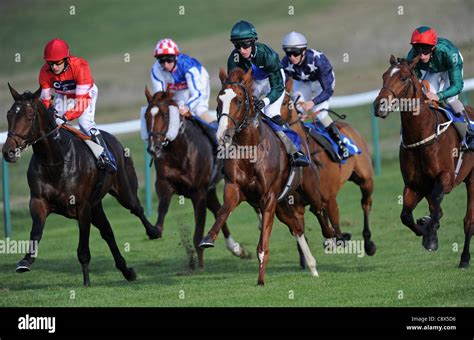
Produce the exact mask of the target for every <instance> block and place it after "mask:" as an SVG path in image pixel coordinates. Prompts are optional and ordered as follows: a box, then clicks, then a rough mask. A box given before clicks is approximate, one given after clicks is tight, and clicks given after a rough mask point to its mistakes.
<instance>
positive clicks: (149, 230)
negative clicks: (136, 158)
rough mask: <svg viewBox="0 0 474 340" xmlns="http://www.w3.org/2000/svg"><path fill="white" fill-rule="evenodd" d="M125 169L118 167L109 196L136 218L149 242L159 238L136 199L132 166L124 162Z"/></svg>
mask: <svg viewBox="0 0 474 340" xmlns="http://www.w3.org/2000/svg"><path fill="white" fill-rule="evenodd" d="M125 163H126V166H125V168H122V167H119V168H118V173H117V180H116V184H115V185H114V188H113V189H112V190H110V194H111V195H112V196H114V197H115V198H116V199H117V201H118V202H119V203H120V204H121V205H122V206H123V207H124V208H126V209H128V210H129V211H130V212H131V213H132V214H134V215H135V216H137V217H138V218H139V219H140V221H141V222H142V224H143V226H144V227H145V230H146V234H147V236H148V238H149V239H150V240H153V239H157V238H160V237H161V230H159V229H158V228H156V227H155V226H154V225H152V224H151V223H150V221H148V219H147V218H146V216H145V212H144V210H143V207H142V205H141V203H140V199H139V198H138V195H137V191H138V182H137V175H136V173H135V169H134V168H133V164H129V163H128V161H127V160H126V161H125Z"/></svg>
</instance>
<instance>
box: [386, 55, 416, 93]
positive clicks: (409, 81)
mask: <svg viewBox="0 0 474 340" xmlns="http://www.w3.org/2000/svg"><path fill="white" fill-rule="evenodd" d="M394 66H401V67H407V66H406V65H402V64H400V62H398V63H397V64H395V65H393V66H392V67H394ZM413 76H414V74H413V71H412V70H411V69H410V77H409V78H407V79H406V80H405V81H404V82H408V84H407V85H406V86H405V93H404V94H403V95H402V96H397V95H396V94H395V92H393V90H392V89H391V88H388V87H385V86H382V90H386V91H388V92H390V93H391V94H392V96H393V97H394V98H406V96H407V95H408V92H409V91H410V88H413V96H414V97H415V98H416V86H415V83H414V82H413Z"/></svg>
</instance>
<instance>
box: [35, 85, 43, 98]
mask: <svg viewBox="0 0 474 340" xmlns="http://www.w3.org/2000/svg"><path fill="white" fill-rule="evenodd" d="M33 95H34V96H35V99H38V98H39V97H40V95H41V86H40V87H39V88H38V89H37V90H36V92H35V93H33Z"/></svg>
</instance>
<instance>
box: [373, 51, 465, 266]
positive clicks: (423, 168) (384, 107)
mask: <svg viewBox="0 0 474 340" xmlns="http://www.w3.org/2000/svg"><path fill="white" fill-rule="evenodd" d="M418 61H419V57H417V58H415V59H414V60H413V61H412V62H411V63H409V62H407V61H406V60H404V59H398V60H397V59H395V57H394V56H393V55H392V56H391V58H390V67H389V69H388V70H387V71H386V72H385V73H384V74H383V87H382V89H381V90H380V93H379V95H378V97H377V98H376V99H375V101H374V114H375V116H377V117H381V118H386V117H387V116H388V115H389V113H390V112H391V111H393V104H394V102H395V101H400V102H401V104H399V107H400V111H401V112H400V118H401V125H402V136H401V139H402V143H401V145H400V169H401V172H402V176H403V182H404V183H405V188H404V190H403V209H402V213H401V216H400V217H401V220H402V223H403V224H404V225H406V226H407V227H408V228H410V229H411V230H412V231H413V232H414V233H415V234H416V235H417V236H422V237H423V240H422V244H423V246H424V247H425V248H426V249H427V250H430V251H434V250H437V249H438V237H437V231H438V228H439V225H440V218H441V217H442V214H443V213H442V210H441V202H442V201H443V198H444V195H445V194H448V193H450V192H451V190H453V188H454V187H456V186H457V185H459V184H460V183H461V182H464V183H465V184H466V188H467V212H466V216H465V217H464V234H465V239H464V249H463V252H462V254H461V261H460V263H459V267H460V268H466V267H468V266H469V261H470V258H471V255H470V251H469V247H470V242H471V236H472V233H473V231H474V171H473V167H474V155H473V154H472V152H462V151H461V150H460V145H461V142H460V140H459V137H458V134H457V132H456V130H455V128H454V127H453V126H452V124H450V122H449V121H448V120H447V118H446V117H445V115H444V114H442V113H441V112H440V111H439V110H437V109H435V108H432V107H430V105H429V104H430V102H429V101H428V99H427V97H426V95H425V94H424V93H423V89H422V86H421V84H420V81H419V80H418V78H417V77H416V75H415V73H414V72H413V70H414V68H415V66H416V64H417V63H418ZM401 100H405V104H404V102H402V101H401ZM407 100H408V101H407ZM413 100H414V102H413ZM406 103H414V104H412V105H408V104H406ZM466 111H468V113H469V114H470V116H471V117H472V116H473V109H472V108H470V107H466ZM462 155H463V156H462ZM460 157H461V158H462V159H463V161H462V165H461V167H460V169H459V172H458V174H457V175H456V174H455V169H456V165H457V163H458V160H459V158H460ZM423 198H426V200H427V201H428V205H429V210H430V216H429V218H425V219H419V220H417V222H416V223H415V221H414V219H413V210H414V209H415V207H416V206H417V204H418V203H419V202H420V201H421V200H422V199H423Z"/></svg>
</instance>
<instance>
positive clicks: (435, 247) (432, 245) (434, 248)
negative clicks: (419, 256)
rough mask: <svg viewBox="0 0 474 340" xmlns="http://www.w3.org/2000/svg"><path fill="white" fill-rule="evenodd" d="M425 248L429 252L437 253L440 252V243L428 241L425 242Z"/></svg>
mask: <svg viewBox="0 0 474 340" xmlns="http://www.w3.org/2000/svg"><path fill="white" fill-rule="evenodd" d="M423 247H425V249H426V250H428V251H437V250H438V242H437V241H435V240H428V241H425V242H423Z"/></svg>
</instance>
